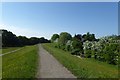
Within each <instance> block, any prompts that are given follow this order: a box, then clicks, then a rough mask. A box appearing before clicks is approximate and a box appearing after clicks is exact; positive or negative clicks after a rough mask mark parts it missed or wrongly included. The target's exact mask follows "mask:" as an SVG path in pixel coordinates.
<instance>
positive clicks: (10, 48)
mask: <svg viewBox="0 0 120 80" xmlns="http://www.w3.org/2000/svg"><path fill="white" fill-rule="evenodd" d="M19 48H21V47H6V48H2V54H4V53H7V52H10V51H13V50H17V49H19Z"/></svg>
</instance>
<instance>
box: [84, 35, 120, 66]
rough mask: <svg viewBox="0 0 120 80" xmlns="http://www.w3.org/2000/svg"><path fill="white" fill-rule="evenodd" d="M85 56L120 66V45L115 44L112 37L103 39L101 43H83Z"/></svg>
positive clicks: (100, 40)
mask: <svg viewBox="0 0 120 80" xmlns="http://www.w3.org/2000/svg"><path fill="white" fill-rule="evenodd" d="M83 50H84V55H85V57H87V58H91V57H92V58H95V59H97V60H100V61H106V62H107V63H109V64H118V55H119V54H120V44H118V43H115V42H114V43H113V38H112V37H102V38H100V39H99V41H98V42H97V41H85V42H84V43H83Z"/></svg>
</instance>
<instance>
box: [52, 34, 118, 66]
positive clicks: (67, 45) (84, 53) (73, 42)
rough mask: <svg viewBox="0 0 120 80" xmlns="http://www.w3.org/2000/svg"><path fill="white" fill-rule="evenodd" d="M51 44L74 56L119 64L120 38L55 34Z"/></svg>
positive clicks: (114, 36) (113, 36)
mask: <svg viewBox="0 0 120 80" xmlns="http://www.w3.org/2000/svg"><path fill="white" fill-rule="evenodd" d="M51 42H53V43H54V44H55V47H56V48H60V49H63V50H65V51H69V52H70V53H71V54H72V55H78V56H81V57H82V58H94V59H96V60H99V61H104V62H107V63H109V64H115V65H116V64H118V55H119V54H120V36H116V35H112V36H106V37H102V38H99V39H96V38H95V34H90V33H89V32H88V33H86V34H83V35H81V34H77V35H76V34H75V35H74V37H72V36H71V34H69V33H67V32H62V33H60V35H58V34H53V36H52V37H51Z"/></svg>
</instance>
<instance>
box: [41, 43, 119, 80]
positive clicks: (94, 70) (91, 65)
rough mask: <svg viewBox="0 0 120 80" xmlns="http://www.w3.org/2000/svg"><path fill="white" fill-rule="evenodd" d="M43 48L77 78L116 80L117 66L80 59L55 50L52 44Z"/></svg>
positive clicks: (44, 45)
mask: <svg viewBox="0 0 120 80" xmlns="http://www.w3.org/2000/svg"><path fill="white" fill-rule="evenodd" d="M43 47H44V48H45V49H46V50H47V51H48V52H50V53H51V54H52V55H53V56H54V57H55V58H56V59H57V60H58V61H59V62H60V63H61V64H63V65H64V66H65V67H66V68H67V69H68V70H70V71H71V72H72V73H73V74H74V75H75V76H77V78H118V66H115V65H110V64H107V63H104V62H100V61H96V60H94V59H88V58H82V59H80V58H78V57H76V56H73V55H71V54H70V53H69V52H66V51H63V50H61V49H58V48H55V47H54V44H53V43H47V44H43Z"/></svg>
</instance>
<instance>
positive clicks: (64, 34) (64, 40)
mask: <svg viewBox="0 0 120 80" xmlns="http://www.w3.org/2000/svg"><path fill="white" fill-rule="evenodd" d="M71 39H72V36H71V35H70V34H69V33H67V32H62V33H60V36H59V40H58V42H59V44H60V45H61V46H63V45H65V44H66V43H67V41H68V40H71Z"/></svg>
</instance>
